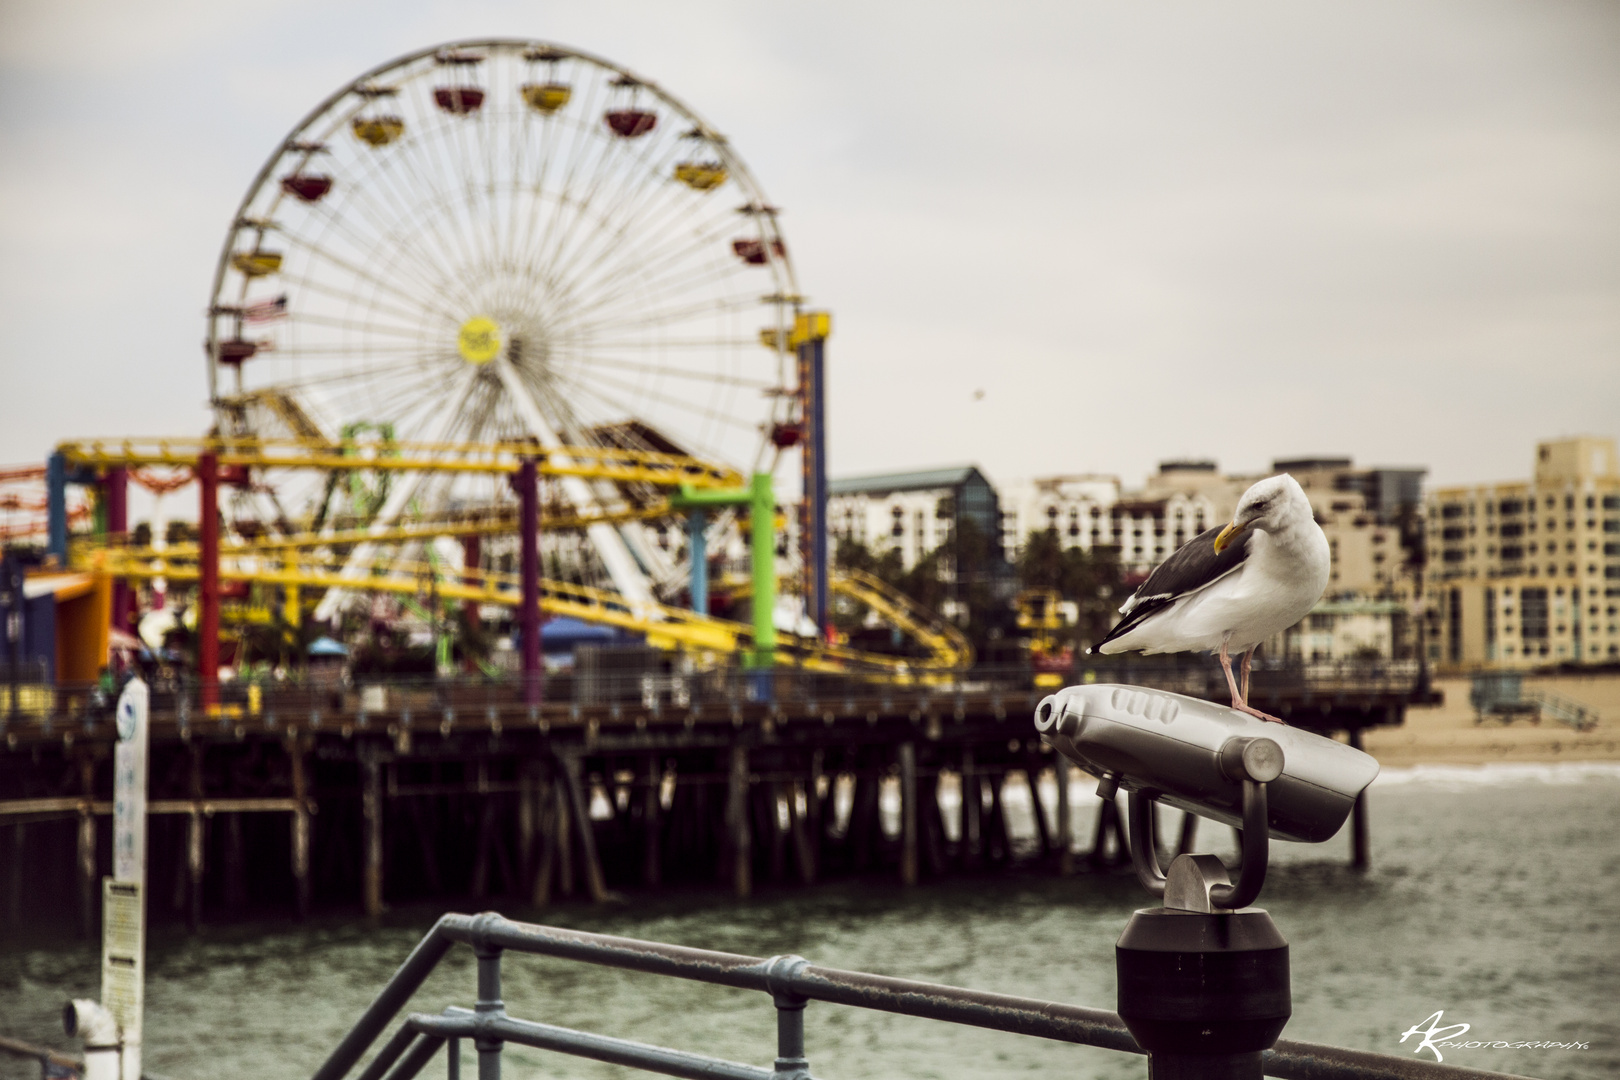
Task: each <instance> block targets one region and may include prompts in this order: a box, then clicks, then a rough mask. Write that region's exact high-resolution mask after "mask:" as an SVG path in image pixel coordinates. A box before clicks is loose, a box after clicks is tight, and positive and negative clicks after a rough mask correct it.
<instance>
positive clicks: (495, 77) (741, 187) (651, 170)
mask: <svg viewBox="0 0 1620 1080" xmlns="http://www.w3.org/2000/svg"><path fill="white" fill-rule="evenodd" d="M727 192H730V193H731V195H730V197H728V195H727ZM778 218H779V213H778V210H777V209H776V207H774V206H773V205H772V204H771V203H770V201H769V200H768V199H767V197H766V195H765V193H764V191H763V189H762V188H761V187H760V185H759V183H758V182H757V181H756V180H755V178H754V176H753V174H752V173H751V172H750V170H749V169H748V167H747V166H746V164H745V163H744V162H743V160H742V158H741V157H740V156H739V155H738V153H737V152H736V150H735V149H734V147H733V146H732V145H731V143H730V142H729V141H728V140H727V139H726V138H725V136H723V135H722V134H720V133H719V132H718V131H717V130H715V129H714V128H713V127H712V126H711V125H710V124H708V123H707V122H706V121H705V120H703V119H702V118H701V117H699V116H698V115H697V114H696V113H695V112H693V110H691V109H690V108H689V107H688V106H686V105H685V104H684V103H682V102H681V101H679V100H678V99H676V98H675V97H674V96H673V95H671V94H670V93H668V92H667V91H665V90H664V89H662V88H661V87H659V86H658V85H657V84H655V83H653V82H651V81H649V80H646V79H644V78H641V77H640V76H638V75H636V74H634V73H632V72H630V71H628V70H626V69H624V68H622V67H619V66H617V65H615V64H612V63H610V62H608V61H606V60H603V59H601V58H599V57H595V56H591V55H588V54H585V53H581V52H578V51H576V50H572V49H565V48H561V47H558V46H555V45H549V44H545V43H541V42H533V41H521V40H508V39H492V40H480V41H467V42H460V43H456V44H454V45H449V46H443V47H437V48H433V49H426V50H422V51H420V52H417V53H413V54H411V55H408V56H405V57H403V58H400V59H398V60H395V61H392V62H390V63H387V64H384V65H381V66H380V67H377V68H375V69H373V70H371V71H369V72H367V73H365V74H364V75H362V76H360V77H359V78H358V79H355V80H354V81H353V82H351V83H350V84H348V85H347V86H345V87H343V88H342V89H340V90H338V91H337V92H336V93H334V94H332V95H331V96H330V97H328V98H327V99H326V100H325V101H323V102H321V103H320V104H319V105H318V106H316V108H314V109H313V110H312V111H311V112H310V113H309V114H308V115H307V116H305V117H304V119H303V120H301V121H300V122H299V123H298V124H297V125H296V126H295V127H294V128H293V130H292V131H291V132H290V133H289V134H288V135H287V137H286V138H285V139H284V140H283V141H282V142H281V144H280V145H279V146H278V147H277V148H276V150H275V151H274V152H273V153H272V154H271V155H270V157H269V158H268V160H266V161H265V163H264V165H263V167H262V168H261V169H260V170H259V172H258V174H257V176H256V177H255V178H254V180H253V182H252V184H251V185H250V187H249V189H248V193H247V195H246V197H245V198H244V199H243V200H242V203H241V206H240V207H239V209H238V211H237V213H236V215H235V217H234V219H233V221H232V223H231V225H230V227H229V229H228V231H227V234H226V238H225V243H224V245H223V247H222V249H221V252H220V256H219V260H218V263H217V266H216V269H215V274H214V281H213V290H212V297H211V300H210V303H209V305H208V324H207V342H206V348H207V376H208V392H209V398H210V401H211V403H212V407H213V410H214V414H215V425H214V428H213V430H212V431H211V432H210V433H209V434H208V435H207V436H206V437H204V438H200V439H198V438H194V439H185V438H175V439H132V440H100V441H96V440H86V441H75V442H66V443H63V444H61V445H60V446H59V447H58V448H57V450H56V452H55V453H54V454H53V455H52V457H51V460H50V462H49V465H48V467H47V470H46V476H45V480H46V487H47V499H46V502H47V504H48V505H47V509H48V518H49V526H48V527H49V550H50V552H51V554H53V555H54V556H55V557H56V560H57V564H58V565H59V566H62V567H72V568H75V569H79V570H89V571H92V572H94V573H95V574H98V575H105V576H108V577H110V578H111V579H113V580H115V581H117V582H119V583H120V584H119V585H118V586H117V587H116V589H115V592H114V596H113V600H112V605H111V606H112V611H111V622H112V624H113V626H114V628H115V629H118V630H123V631H129V630H132V629H133V628H134V626H135V612H134V610H133V599H132V598H133V595H134V594H133V593H132V590H131V588H130V586H129V584H128V583H130V582H148V583H156V584H159V585H162V586H164V587H166V586H168V585H169V583H174V582H186V583H191V582H195V586H194V595H195V603H196V608H197V614H198V629H199V646H198V650H199V656H198V666H199V669H200V674H201V680H202V685H203V698H204V704H205V705H207V704H210V703H211V702H212V701H217V681H216V680H217V677H218V667H219V654H218V653H217V651H216V650H217V647H218V638H219V634H220V625H219V624H220V610H221V605H220V601H221V598H222V595H225V596H233V595H234V596H240V595H242V594H243V593H246V592H248V591H249V590H252V591H254V593H255V594H256V595H257V596H258V598H259V599H260V601H261V602H266V601H267V600H268V598H270V597H272V596H275V597H277V599H278V600H279V606H280V607H281V609H282V611H283V613H284V616H285V618H286V620H287V621H288V622H289V623H290V624H292V625H294V626H299V625H302V624H303V622H304V621H305V620H306V619H309V618H313V619H314V620H317V621H319V622H322V623H328V622H330V623H336V622H337V621H338V620H339V617H340V616H341V615H342V613H343V612H344V611H345V610H346V609H352V608H355V607H357V606H359V605H362V604H370V598H371V597H374V596H376V595H379V594H396V595H403V596H407V597H409V596H416V597H421V596H422V595H423V594H424V593H426V592H429V591H431V592H432V593H433V595H434V596H436V597H437V598H438V599H439V600H440V601H442V602H445V603H450V602H460V603H463V604H465V605H467V606H468V607H469V609H470V610H474V611H476V610H477V606H478V605H500V606H504V607H507V608H512V609H515V612H516V617H515V619H514V622H515V626H516V629H517V631H518V638H519V640H520V642H521V650H520V651H521V655H522V670H523V671H524V672H525V676H526V685H528V686H530V687H531V688H532V689H531V690H530V691H529V692H528V694H529V696H531V698H535V697H536V695H537V693H538V681H537V678H535V676H537V674H538V671H539V665H540V649H539V636H538V635H539V622H540V619H541V617H542V613H545V614H548V615H568V616H572V617H575V618H578V619H581V620H585V621H588V622H594V623H602V624H607V625H610V626H614V627H619V628H622V629H624V630H628V631H632V632H634V633H636V634H638V635H641V636H643V637H644V638H645V640H646V641H647V643H648V644H650V645H653V646H656V647H659V648H664V649H678V650H682V651H685V652H687V653H689V654H692V655H693V656H694V657H696V658H697V659H698V662H699V663H704V664H709V665H713V664H717V663H722V662H724V661H725V660H726V658H728V657H732V656H740V657H741V658H742V660H743V662H744V665H745V666H747V667H750V668H753V669H762V668H768V667H770V666H773V665H775V664H791V665H793V666H798V667H804V668H807V669H811V670H817V671H840V672H849V673H854V674H859V675H864V676H867V677H871V678H878V679H888V680H901V681H915V680H917V679H919V678H928V677H930V676H931V675H937V674H939V673H942V672H947V671H951V670H958V669H961V668H963V667H965V666H967V665H968V664H969V663H970V662H971V650H970V648H969V646H968V644H967V642H966V639H965V638H964V637H963V636H962V635H961V633H960V632H959V631H957V630H956V629H955V628H954V627H953V626H951V625H950V624H948V623H946V622H944V621H943V620H941V619H939V618H938V617H936V616H934V615H933V614H932V613H930V612H927V611H925V610H922V609H920V608H918V607H917V606H916V605H914V604H913V603H912V602H911V601H909V600H908V599H906V598H905V597H903V596H901V595H900V594H898V593H896V592H894V591H893V590H891V589H889V588H888V587H886V586H884V585H883V584H882V583H881V582H878V581H876V580H875V579H872V578H870V577H866V576H863V575H842V576H835V575H830V574H829V570H828V559H827V537H826V521H825V516H824V509H825V503H826V491H827V484H826V458H825V455H826V430H825V428H826V423H825V421H826V416H825V402H824V376H823V364H824V353H823V349H824V343H825V340H826V338H827V336H828V333H829V330H830V320H829V318H828V316H827V315H826V314H825V313H824V312H815V311H806V310H804V307H803V298H802V296H801V294H800V290H799V284H798V281H797V277H796V275H795V273H794V268H793V264H792V261H791V259H790V257H789V247H788V245H787V243H786V241H785V239H784V236H783V233H782V230H781V228H780V224H779V220H778ZM791 452H797V453H798V455H799V457H800V462H801V469H800V473H801V476H800V485H799V486H800V489H801V490H800V495H799V499H798V506H797V508H796V514H795V515H794V518H795V520H794V521H793V523H792V524H793V526H794V528H793V529H792V530H791V532H796V533H797V536H798V540H799V542H798V544H797V545H794V546H795V547H796V548H797V550H793V551H789V550H787V547H788V545H786V544H785V543H784V542H783V540H782V539H781V537H782V535H783V534H784V533H786V532H788V531H789V530H781V529H779V525H780V524H781V519H780V518H779V516H778V507H777V502H776V494H775V474H776V472H777V471H778V466H779V463H780V459H781V458H782V457H783V456H784V455H785V454H789V453H791ZM720 462H736V463H740V465H741V467H735V466H733V465H729V464H717V463H720ZM160 467H161V468H167V469H168V470H170V471H169V472H168V474H167V475H164V474H162V473H159V472H157V471H156V470H157V469H158V468H160ZM132 476H133V477H134V478H135V479H136V480H137V482H141V483H143V484H144V485H145V486H147V487H148V488H149V489H151V490H163V491H167V490H172V489H173V488H174V487H176V486H178V485H180V484H184V483H187V482H189V481H190V480H191V479H193V478H194V479H195V481H196V482H197V486H198V490H199V493H200V496H199V519H198V521H199V525H198V529H197V536H196V540H195V542H190V541H187V542H176V543H165V542H164V538H163V537H161V536H158V535H156V528H155V527H154V535H153V538H152V541H151V543H150V544H147V545H144V546H137V545H135V544H133V543H132V542H131V539H130V535H129V532H128V526H129V522H128V515H127V509H126V507H127V484H128V483H129V481H130V479H131V477H132ZM70 484H79V485H85V486H92V487H93V488H94V489H95V491H96V492H97V493H98V494H97V496H96V498H95V499H94V500H92V501H93V502H94V503H95V505H96V506H97V507H98V508H100V511H101V512H100V514H99V518H98V521H97V528H96V530H95V535H93V536H92V535H85V536H70V535H69V533H70V529H69V524H70V517H71V514H70V510H69V503H68V486H69V485H70ZM154 485H155V486H154ZM711 550H714V551H716V552H717V554H718V556H719V562H720V563H721V565H722V569H724V567H725V566H726V565H728V564H729V565H730V566H732V567H740V566H741V565H742V564H743V559H742V556H743V554H744V552H746V553H747V556H748V558H747V565H748V572H747V574H746V576H740V575H739V574H737V573H735V572H734V573H733V574H732V575H731V577H730V578H722V580H721V582H720V584H721V585H722V586H724V587H725V588H726V590H727V592H728V593H729V594H730V595H731V596H732V597H733V598H735V599H739V600H741V599H744V598H746V599H747V601H748V603H749V606H750V608H751V612H752V614H751V619H750V621H749V622H748V623H740V622H735V621H731V620H729V619H724V618H716V617H714V616H712V615H711V614H710V608H709V602H708V597H709V592H710V589H709V574H710V562H711V559H710V556H709V552H710V551H711ZM778 554H782V555H784V556H786V557H787V558H786V562H787V572H786V573H785V574H782V575H781V576H780V580H779V573H778V566H777V557H778ZM542 567H544V574H543V575H542ZM779 585H780V591H781V592H782V593H783V594H784V600H785V602H782V603H779V602H778V598H777V596H778V592H779ZM830 593H835V594H840V595H841V596H842V597H844V598H847V600H849V601H852V602H854V603H855V604H857V605H859V606H860V607H861V609H862V610H864V611H866V612H868V613H870V617H875V618H878V619H882V620H885V621H887V622H889V623H890V624H891V625H893V626H894V627H895V628H896V629H898V630H900V631H901V632H902V633H903V634H905V635H907V636H909V637H910V638H911V639H912V641H913V642H914V644H915V645H917V646H920V648H917V649H913V650H912V652H913V653H915V654H917V655H913V656H911V657H909V658H902V657H899V656H892V655H884V654H875V653H869V652H862V651H858V650H853V649H849V648H845V647H841V646H839V645H838V644H837V643H836V641H835V638H836V635H835V634H833V633H832V631H831V624H830V622H829V619H828V604H829V594H830ZM153 595H154V599H157V600H158V602H159V603H161V602H162V599H161V598H162V597H164V596H165V595H167V593H166V591H165V590H164V589H155V590H153ZM403 618H405V619H406V620H407V621H408V620H409V619H410V618H411V616H409V615H408V614H407V615H405V616H403Z"/></svg>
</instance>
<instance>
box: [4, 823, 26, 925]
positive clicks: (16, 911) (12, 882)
mask: <svg viewBox="0 0 1620 1080" xmlns="http://www.w3.org/2000/svg"><path fill="white" fill-rule="evenodd" d="M26 828H27V826H25V825H24V824H23V823H22V822H20V821H19V822H17V823H16V824H15V825H13V826H12V827H11V858H10V860H9V872H8V873H7V875H6V878H7V880H6V925H7V926H8V927H10V928H12V929H16V928H17V927H19V926H21V925H22V879H23V870H22V868H23V855H24V853H25V852H26V851H27V844H28V836H27V833H26V832H25V831H24V830H25V829H26Z"/></svg>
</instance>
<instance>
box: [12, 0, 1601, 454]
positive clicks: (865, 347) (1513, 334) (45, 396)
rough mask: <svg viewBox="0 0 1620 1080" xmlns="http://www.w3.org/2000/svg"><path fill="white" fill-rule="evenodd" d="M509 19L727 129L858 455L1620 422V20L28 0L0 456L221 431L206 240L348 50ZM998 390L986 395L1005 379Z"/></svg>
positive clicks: (1378, 442) (1331, 450) (1345, 7)
mask: <svg viewBox="0 0 1620 1080" xmlns="http://www.w3.org/2000/svg"><path fill="white" fill-rule="evenodd" d="M490 35H510V36H520V37H536V38H544V39H549V40H554V41H557V42H560V43H565V44H569V45H573V46H576V47H578V48H581V49H584V50H587V51H591V52H595V53H598V54H601V55H604V56H607V57H609V58H611V59H613V60H616V61H618V62H619V63H622V64H624V65H626V66H628V67H631V68H633V69H636V70H638V71H640V72H642V73H643V74H645V75H648V76H650V77H652V78H654V79H657V80H658V81H659V82H661V83H662V84H663V85H665V86H666V87H668V88H669V89H670V90H671V91H673V92H674V93H676V94H677V95H679V96H681V97H682V98H684V99H685V100H686V101H687V102H689V103H690V104H691V105H692V106H693V107H694V108H696V109H697V111H699V112H700V113H702V114H703V115H704V116H705V117H707V118H708V119H709V121H710V122H712V123H713V124H714V125H715V126H716V127H718V128H719V129H720V130H722V131H724V132H725V133H727V134H728V135H729V136H730V138H731V140H732V142H733V144H734V145H735V147H736V148H737V149H738V150H739V152H740V153H741V154H742V156H743V157H744V158H745V159H746V160H747V161H748V162H749V164H750V165H751V167H752V169H753V171H754V172H755V174H756V175H757V176H758V177H759V179H760V181H761V182H762V183H763V185H764V187H765V189H766V190H767V191H768V192H770V194H771V197H772V199H773V201H775V202H776V203H777V204H779V205H780V206H782V207H783V208H784V210H785V216H784V217H783V219H782V220H783V226H784V229H785V231H786V233H787V235H788V237H789V239H790V242H791V244H792V250H793V252H794V255H795V260H796V263H797V267H798V272H799V278H800V281H801V283H802V285H803V287H804V290H805V291H806V292H807V293H808V294H809V296H810V298H811V300H812V301H813V302H814V303H815V304H816V305H818V306H822V307H826V308H828V309H830V310H831V311H832V312H833V313H834V319H835V324H834V325H835V332H834V337H833V339H832V341H831V342H830V343H829V364H830V367H829V381H830V391H831V397H830V411H831V429H830V430H831V450H830V454H831V462H832V466H833V472H834V474H835V475H837V474H851V473H861V472H872V471H880V470H888V469H894V468H912V467H926V466H932V465H940V464H953V463H960V462H976V463H978V464H980V465H981V466H983V467H984V468H985V470H986V471H987V472H988V473H989V474H990V476H991V477H992V479H994V480H998V481H1006V480H1011V479H1014V478H1018V477H1028V476H1033V475H1043V474H1053V473H1074V472H1109V473H1116V474H1119V475H1121V476H1122V477H1123V478H1124V479H1125V480H1126V482H1127V483H1130V484H1136V483H1139V482H1140V481H1141V480H1142V478H1143V476H1144V475H1145V474H1146V473H1148V472H1149V471H1151V470H1152V469H1153V468H1154V467H1155V464H1156V463H1157V462H1158V461H1159V460H1161V459H1163V458H1167V457H1186V456H1198V457H1211V458H1215V459H1218V460H1219V462H1220V463H1221V464H1222V466H1224V467H1226V468H1228V469H1230V470H1233V471H1253V470H1260V469H1264V468H1265V467H1266V466H1267V465H1268V464H1269V462H1270V461H1271V460H1272V459H1273V458H1274V457H1282V456H1298V455H1304V454H1343V455H1351V456H1353V457H1354V458H1355V459H1356V460H1357V461H1358V462H1361V463H1364V464H1401V465H1408V464H1410V465H1425V466H1428V467H1429V468H1430V470H1431V481H1432V482H1440V483H1456V482H1467V481H1474V480H1492V479H1507V478H1511V477H1516V476H1523V475H1525V474H1527V473H1528V471H1529V469H1530V459H1531V454H1532V446H1533V443H1534V442H1535V440H1536V439H1538V438H1545V437H1549V436H1556V435H1560V434H1576V433H1593V434H1603V435H1609V436H1615V435H1620V4H1616V3H1613V2H1607V0H1606V2H1595V3H1558V2H1549V0H1534V2H1524V3H1490V2H1483V0H1469V2H1466V3H1455V4H1449V3H1413V2H1411V0H1401V2H1396V3H1377V2H1367V0H1357V2H1356V3H1342V4H1336V5H1327V4H1320V3H1306V2H1300V0H1286V2H1284V0H1279V2H1264V3H1232V2H1219V3H1211V2H1209V0H1196V2H1187V3H1126V2H1124V0H1119V2H1115V3H1083V2H1075V0H1063V2H1057V3H1008V4H996V5H991V4H977V5H967V4H941V3H938V2H934V3H900V2H887V0H861V2H857V3H847V2H846V3H825V2H823V3H817V4H797V3H769V2H762V0H749V2H738V3H706V2H697V0H681V2H678V3H669V2H667V0H666V2H657V3H653V2H649V3H623V2H613V0H590V2H579V3H544V2H534V0H531V2H527V3H521V4H520V3H478V2H457V3H454V4H449V3H426V2H404V3H373V4H358V3H357V4H343V3H334V2H298V0H256V2H254V3H252V4H234V3H220V2H218V0H163V2H152V3H141V4H131V3H128V2H127V0H118V2H101V0H95V2H85V0H4V2H3V3H0V372H3V380H0V462H17V461H25V460H29V459H33V460H38V459H39V458H41V457H42V456H43V455H44V453H45V452H46V450H47V449H48V448H49V447H50V445H51V444H53V443H54V442H55V441H57V440H59V439H61V438H64V437H67V436H70V435H112V434H124V433H173V434H185V433H197V432H200V431H201V430H202V429H203V428H204V427H205V426H206V425H207V423H208V416H207V413H206V410H205V393H206V391H205V378H204V365H203V354H202V349H201V341H202V337H203V333H204V326H203V318H202V313H203V309H204V307H205V306H206V304H207V302H208V287H209V281H210V275H211V273H212V269H213V265H214V260H215V259H216V257H217V253H218V250H219V245H220V243H221V241H222V239H223V237H224V233H225V229H226V226H227V224H228V223H229V221H230V218H231V215H232V213H233V212H234V210H235V207H236V205H237V203H238V201H239V200H240V199H241V197H242V194H243V192H244V191H245V189H246V187H247V185H248V183H249V181H250V180H251V178H252V176H253V174H254V173H255V171H256V170H257V169H258V167H259V166H260V164H261V163H262V162H263V160H264V158H265V157H266V155H267V154H268V153H269V152H270V151H271V149H272V148H273V147H275V146H276V145H277V144H278V143H279V142H280V140H281V139H282V138H283V137H284V136H285V134H286V132H287V131H288V129H289V128H291V127H292V125H293V124H294V123H295V122H296V121H297V120H298V119H299V118H300V117H301V116H302V115H303V114H304V113H305V112H306V111H308V109H310V108H311V107H312V106H313V105H314V104H315V103H316V102H317V101H319V100H320V99H321V98H323V97H324V96H325V95H327V94H328V93H330V92H331V91H332V90H334V89H336V88H337V87H339V86H341V85H343V84H344V83H346V82H348V81H349V80H350V79H352V78H353V77H355V76H356V75H357V74H359V73H360V72H361V71H363V70H365V69H366V68H369V67H371V66H373V65H375V64H377V63H379V62H381V61H384V60H386V59H388V58H390V57H392V56H394V55H397V54H399V53H403V52H406V51H409V50H413V49H415V48H418V47H421V46H425V45H428V44H432V43H435V42H438V41H448V40H454V39H459V38H467V37H476V36H490ZM981 392H982V396H981Z"/></svg>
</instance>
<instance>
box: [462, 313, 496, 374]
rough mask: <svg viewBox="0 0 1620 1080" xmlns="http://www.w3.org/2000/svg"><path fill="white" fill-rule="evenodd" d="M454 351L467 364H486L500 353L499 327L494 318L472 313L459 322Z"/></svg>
mask: <svg viewBox="0 0 1620 1080" xmlns="http://www.w3.org/2000/svg"><path fill="white" fill-rule="evenodd" d="M456 351H458V352H459V353H461V358H462V359H463V360H465V361H467V363H469V364H487V363H489V362H490V361H491V360H493V359H495V358H496V357H497V356H499V355H500V353H501V328H500V326H499V325H498V324H497V323H496V322H495V320H494V319H490V318H486V317H485V316H483V315H474V316H473V317H472V318H470V319H468V320H467V321H466V322H464V323H462V324H461V332H460V333H459V334H457V335H456Z"/></svg>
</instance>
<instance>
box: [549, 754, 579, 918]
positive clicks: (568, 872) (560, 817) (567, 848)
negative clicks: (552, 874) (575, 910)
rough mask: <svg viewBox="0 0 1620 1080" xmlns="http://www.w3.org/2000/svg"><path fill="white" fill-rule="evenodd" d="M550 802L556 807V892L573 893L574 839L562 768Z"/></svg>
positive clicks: (570, 894) (558, 772)
mask: <svg viewBox="0 0 1620 1080" xmlns="http://www.w3.org/2000/svg"><path fill="white" fill-rule="evenodd" d="M552 802H553V805H554V806H555V807H556V821H557V833H556V839H555V842H554V848H555V851H556V861H557V892H558V894H559V895H562V896H573V895H574V841H573V828H574V822H573V817H574V814H573V810H572V809H571V808H570V806H569V800H568V785H567V784H566V783H564V782H563V773H562V770H561V769H559V770H557V776H556V778H555V781H554V783H553V784H552Z"/></svg>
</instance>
